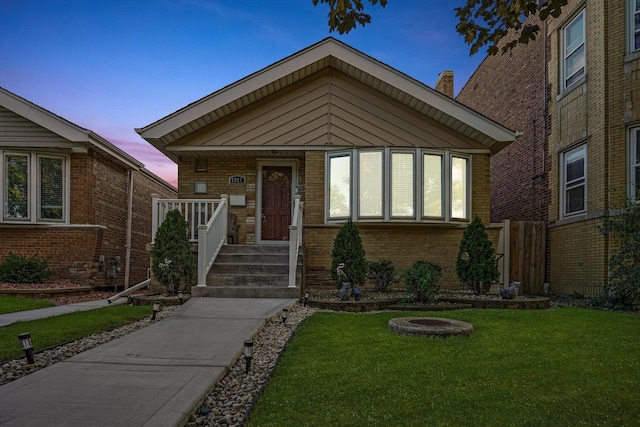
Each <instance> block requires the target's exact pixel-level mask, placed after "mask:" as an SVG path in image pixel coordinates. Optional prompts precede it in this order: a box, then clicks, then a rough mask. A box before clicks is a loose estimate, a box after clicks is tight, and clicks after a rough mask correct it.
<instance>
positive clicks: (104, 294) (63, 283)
mask: <svg viewBox="0 0 640 427" xmlns="http://www.w3.org/2000/svg"><path fill="white" fill-rule="evenodd" d="M86 286H87V285H85V284H81V283H73V282H71V281H67V280H60V281H51V282H46V283H3V282H0V290H21V289H25V290H27V289H28V290H42V291H43V292H44V291H47V290H50V289H71V290H73V289H81V288H85V287H86ZM148 292H149V291H145V290H142V291H137V292H134V294H135V295H139V294H142V295H144V294H145V293H148ZM116 293H117V292H114V291H113V290H111V291H105V290H104V289H99V290H91V291H90V292H89V293H87V294H85V295H64V294H59V295H58V296H54V297H49V298H44V299H46V300H48V301H51V303H53V304H54V305H66V304H75V303H79V302H86V301H97V300H102V299H107V298H110V297H112V296H113V295H115V294H116Z"/></svg>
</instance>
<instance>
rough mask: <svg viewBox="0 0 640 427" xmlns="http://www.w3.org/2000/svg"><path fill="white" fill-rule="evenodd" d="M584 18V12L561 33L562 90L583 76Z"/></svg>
mask: <svg viewBox="0 0 640 427" xmlns="http://www.w3.org/2000/svg"><path fill="white" fill-rule="evenodd" d="M584 24H585V18H584V10H583V11H582V12H580V13H579V14H578V15H577V16H576V17H575V18H573V19H572V20H571V22H570V23H569V25H567V26H566V27H565V28H564V31H563V49H562V53H563V58H564V60H563V67H562V78H563V89H566V88H568V87H569V86H571V85H572V84H574V83H575V82H577V81H578V80H580V79H581V78H582V77H583V76H584V75H585V70H586V68H585V56H586V55H585V43H584V42H585V26H584Z"/></svg>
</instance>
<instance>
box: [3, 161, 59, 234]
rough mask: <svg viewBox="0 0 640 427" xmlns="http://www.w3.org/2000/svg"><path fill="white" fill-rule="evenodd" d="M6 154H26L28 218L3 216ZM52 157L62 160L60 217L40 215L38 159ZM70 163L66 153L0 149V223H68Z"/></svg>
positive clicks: (5, 192)
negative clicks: (50, 217) (43, 216)
mask: <svg viewBox="0 0 640 427" xmlns="http://www.w3.org/2000/svg"><path fill="white" fill-rule="evenodd" d="M7 155H21V156H27V164H28V172H27V173H28V175H27V176H28V189H29V190H28V191H29V193H28V200H27V203H28V218H24V219H16V218H9V217H5V202H6V198H7V187H6V183H5V180H6V177H5V173H6V171H5V161H6V156H7ZM41 158H54V159H61V160H62V218H61V219H46V218H42V217H41V209H40V208H41V200H40V196H41V185H40V183H41V181H40V173H41V171H40V159H41ZM70 174H71V165H70V158H69V156H68V155H64V154H58V153H51V152H46V151H21V150H0V198H1V203H2V207H1V210H0V223H3V224H69V218H70V213H69V210H70V208H69V207H70V204H71V203H70V199H71V197H70V188H71V187H70V184H71V177H70Z"/></svg>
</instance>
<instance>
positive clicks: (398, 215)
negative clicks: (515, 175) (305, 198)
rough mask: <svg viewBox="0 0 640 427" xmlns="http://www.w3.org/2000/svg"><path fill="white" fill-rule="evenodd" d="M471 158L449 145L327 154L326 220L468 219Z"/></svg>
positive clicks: (355, 150)
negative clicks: (431, 148) (456, 152)
mask: <svg viewBox="0 0 640 427" xmlns="http://www.w3.org/2000/svg"><path fill="white" fill-rule="evenodd" d="M469 163H470V162H469V158H468V157H465V156H464V155H461V154H453V153H450V152H448V151H446V150H443V151H440V152H438V151H437V150H422V149H414V150H397V149H389V148H386V149H377V150H371V149H369V150H357V149H354V150H349V151H345V152H339V153H331V154H328V156H327V189H326V194H327V201H326V203H327V205H326V206H327V219H328V220H343V219H346V218H352V219H354V220H361V221H391V220H397V221H449V220H459V221H466V220H468V219H469V212H470V205H469V194H470V191H469V190H470V181H471V179H470V173H469ZM352 171H355V172H352ZM352 194H354V197H353V198H352ZM352 204H354V206H351V205H352Z"/></svg>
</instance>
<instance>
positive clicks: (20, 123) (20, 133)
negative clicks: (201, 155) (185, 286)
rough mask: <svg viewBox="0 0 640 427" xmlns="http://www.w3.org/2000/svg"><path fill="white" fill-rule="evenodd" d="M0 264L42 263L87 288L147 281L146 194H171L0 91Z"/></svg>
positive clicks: (128, 161)
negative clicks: (14, 260) (15, 257)
mask: <svg viewBox="0 0 640 427" xmlns="http://www.w3.org/2000/svg"><path fill="white" fill-rule="evenodd" d="M0 159H1V161H0V194H2V210H1V212H0V260H2V259H4V257H6V256H7V254H8V253H9V252H13V253H15V254H19V255H24V256H32V255H34V254H36V255H38V256H39V257H45V258H47V259H48V263H49V268H50V269H51V270H52V271H53V273H54V276H55V278H57V279H68V280H71V281H74V282H81V283H86V284H89V285H92V286H119V287H122V286H124V285H134V284H136V283H139V282H141V281H143V280H145V279H146V278H147V274H148V268H149V253H148V251H147V248H146V245H147V244H148V243H150V242H151V240H152V239H151V194H153V193H157V194H159V195H161V197H166V198H172V197H175V195H176V190H175V188H173V187H172V186H171V185H170V184H168V183H167V182H165V181H164V180H162V179H160V178H159V177H157V176H155V175H154V174H152V173H151V172H149V171H147V170H146V169H145V168H144V165H143V164H142V163H140V162H138V161H137V160H135V159H134V158H132V157H131V156H129V155H128V154H126V153H125V152H123V151H122V150H120V149H118V148H117V147H116V146H114V145H113V144H111V143H110V142H108V141H107V140H105V139H104V138H102V137H100V136H99V135H97V134H95V133H93V132H91V131H90V130H87V129H83V128H81V127H79V126H77V125H75V124H73V123H70V122H68V121H67V120H65V119H63V118H61V117H59V116H57V115H55V114H53V113H51V112H49V111H47V110H45V109H43V108H41V107H39V106H37V105H35V104H33V103H31V102H29V101H27V100H25V99H23V98H21V97H19V96H17V95H15V94H13V93H11V92H9V91H7V90H5V89H2V88H0Z"/></svg>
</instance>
